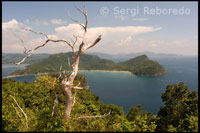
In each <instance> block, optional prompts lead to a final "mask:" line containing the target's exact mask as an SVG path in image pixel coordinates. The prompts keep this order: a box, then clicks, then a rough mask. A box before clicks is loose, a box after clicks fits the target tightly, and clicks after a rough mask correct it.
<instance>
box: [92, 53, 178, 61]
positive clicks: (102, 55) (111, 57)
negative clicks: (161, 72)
mask: <svg viewBox="0 0 200 133" xmlns="http://www.w3.org/2000/svg"><path fill="white" fill-rule="evenodd" d="M88 54H91V55H97V56H99V57H100V58H104V59H108V60H112V61H114V62H121V61H126V60H129V59H131V58H134V57H137V56H140V55H147V56H148V57H149V58H150V59H156V58H166V57H181V55H176V54H166V53H153V52H149V51H144V52H137V53H128V54H106V53H98V52H90V53H88Z"/></svg>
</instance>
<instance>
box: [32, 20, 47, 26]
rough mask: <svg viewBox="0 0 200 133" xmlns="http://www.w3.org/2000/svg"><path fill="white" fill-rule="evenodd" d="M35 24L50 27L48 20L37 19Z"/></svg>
mask: <svg viewBox="0 0 200 133" xmlns="http://www.w3.org/2000/svg"><path fill="white" fill-rule="evenodd" d="M33 24H35V25H36V26H48V25H49V23H48V22H47V21H46V20H39V19H36V20H35V21H34V22H33Z"/></svg>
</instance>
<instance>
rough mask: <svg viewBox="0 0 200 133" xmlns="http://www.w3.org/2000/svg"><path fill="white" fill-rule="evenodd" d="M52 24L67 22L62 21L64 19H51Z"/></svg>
mask: <svg viewBox="0 0 200 133" xmlns="http://www.w3.org/2000/svg"><path fill="white" fill-rule="evenodd" d="M51 23H52V24H66V23H67V22H66V21H62V19H55V18H54V19H51Z"/></svg>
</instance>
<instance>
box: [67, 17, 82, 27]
mask: <svg viewBox="0 0 200 133" xmlns="http://www.w3.org/2000/svg"><path fill="white" fill-rule="evenodd" d="M67 16H68V17H69V18H70V19H71V20H72V21H74V22H75V23H77V24H79V25H80V26H81V27H83V29H85V26H84V25H83V24H81V23H80V22H79V21H78V20H76V19H73V18H72V17H71V15H70V13H67Z"/></svg>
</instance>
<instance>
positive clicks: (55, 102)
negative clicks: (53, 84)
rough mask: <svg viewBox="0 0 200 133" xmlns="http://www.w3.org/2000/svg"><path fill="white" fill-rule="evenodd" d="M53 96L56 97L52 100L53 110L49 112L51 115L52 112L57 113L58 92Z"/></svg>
mask: <svg viewBox="0 0 200 133" xmlns="http://www.w3.org/2000/svg"><path fill="white" fill-rule="evenodd" d="M55 97H56V99H55V100H54V106H53V111H52V113H51V115H52V117H53V115H54V112H56V113H57V107H58V103H59V101H58V94H56V93H55Z"/></svg>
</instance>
